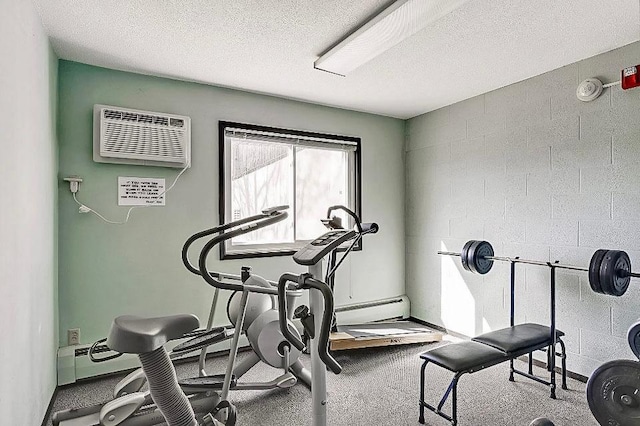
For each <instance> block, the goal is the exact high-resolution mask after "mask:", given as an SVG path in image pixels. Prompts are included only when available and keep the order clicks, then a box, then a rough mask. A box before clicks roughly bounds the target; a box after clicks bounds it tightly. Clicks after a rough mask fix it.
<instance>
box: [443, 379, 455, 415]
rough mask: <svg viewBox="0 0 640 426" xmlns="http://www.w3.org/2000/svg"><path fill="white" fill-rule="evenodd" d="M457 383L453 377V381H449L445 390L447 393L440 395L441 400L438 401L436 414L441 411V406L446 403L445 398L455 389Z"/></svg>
mask: <svg viewBox="0 0 640 426" xmlns="http://www.w3.org/2000/svg"><path fill="white" fill-rule="evenodd" d="M457 381H458V378H457V377H454V378H453V380H451V383H449V387H448V388H447V391H446V392H445V393H444V395H442V399H441V400H440V403H439V404H438V412H440V411H441V410H442V406H443V405H444V403H445V402H447V398H449V394H450V393H451V391H452V390H453V388H454V387H455V385H456V382H457Z"/></svg>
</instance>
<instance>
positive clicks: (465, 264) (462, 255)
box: [460, 240, 474, 271]
mask: <svg viewBox="0 0 640 426" xmlns="http://www.w3.org/2000/svg"><path fill="white" fill-rule="evenodd" d="M473 242H474V240H469V241H467V242H466V243H464V246H463V247H462V251H461V252H460V260H461V262H462V267H463V268H464V269H466V270H467V271H471V269H470V268H469V261H468V260H467V259H468V257H467V255H468V254H469V247H471V244H473Z"/></svg>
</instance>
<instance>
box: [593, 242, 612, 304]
mask: <svg viewBox="0 0 640 426" xmlns="http://www.w3.org/2000/svg"><path fill="white" fill-rule="evenodd" d="M607 251H609V250H605V249H599V250H596V251H595V253H593V256H591V262H589V285H590V286H591V290H593V291H594V292H596V293H601V294H602V293H603V291H602V286H601V285H600V265H601V264H602V259H603V258H604V255H605V254H606V253H607Z"/></svg>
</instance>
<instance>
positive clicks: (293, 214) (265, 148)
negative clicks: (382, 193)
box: [219, 121, 360, 259]
mask: <svg viewBox="0 0 640 426" xmlns="http://www.w3.org/2000/svg"><path fill="white" fill-rule="evenodd" d="M219 126H220V127H219V136H220V218H221V222H223V223H227V222H231V221H233V220H237V219H239V218H243V217H247V216H251V215H254V214H257V213H259V212H260V211H262V210H263V209H265V208H267V207H272V206H278V205H288V206H289V210H288V212H289V217H288V218H287V219H286V220H284V221H282V222H279V223H277V224H275V225H272V226H268V227H266V228H262V229H259V230H257V231H254V232H250V233H248V234H245V235H241V236H239V237H236V238H233V239H231V240H228V241H226V243H225V245H224V246H223V247H222V249H221V254H220V255H221V259H229V258H239V257H258V256H273V255H290V254H292V253H294V252H295V251H296V250H298V249H299V248H300V247H302V246H303V245H305V244H306V243H307V242H308V241H311V240H313V239H314V238H316V237H318V236H320V235H322V234H323V233H325V232H326V231H327V229H326V228H325V227H324V225H323V224H322V223H321V222H320V219H324V218H325V217H326V215H327V209H328V208H329V207H330V206H333V205H338V204H341V205H344V206H347V207H348V208H350V209H351V210H353V211H355V212H356V214H358V215H360V195H359V190H360V139H359V138H354V137H347V136H335V135H325V134H318V133H310V132H302V131H297V130H285V129H276V128H271V127H263V126H254V125H248V124H240V123H230V122H226V121H221V122H220V125H219ZM334 214H336V215H337V216H340V217H342V221H343V224H346V226H345V227H347V226H353V225H354V224H353V223H352V221H351V219H350V218H349V217H348V216H347V215H345V214H343V212H340V211H338V212H335V213H334Z"/></svg>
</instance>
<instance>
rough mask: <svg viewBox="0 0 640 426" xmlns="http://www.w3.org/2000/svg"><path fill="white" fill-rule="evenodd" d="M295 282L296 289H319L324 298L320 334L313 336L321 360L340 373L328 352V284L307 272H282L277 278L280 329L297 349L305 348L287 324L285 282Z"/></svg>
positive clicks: (330, 294) (330, 305) (330, 307)
mask: <svg viewBox="0 0 640 426" xmlns="http://www.w3.org/2000/svg"><path fill="white" fill-rule="evenodd" d="M289 282H293V283H297V286H296V288H297V289H305V290H306V289H310V288H313V289H316V290H319V291H320V293H321V294H322V298H323V299H324V312H323V313H322V324H321V325H320V335H319V336H315V337H316V338H318V339H319V340H318V355H319V356H320V359H321V360H322V362H323V363H324V364H325V365H326V366H327V367H329V369H330V370H331V371H332V372H333V373H335V374H340V372H342V366H340V364H338V361H336V360H335V358H333V357H332V356H331V354H330V353H329V333H330V332H331V321H332V319H333V308H334V306H333V292H332V291H331V289H330V288H329V286H328V285H327V284H325V283H323V282H322V281H319V280H317V279H315V278H313V277H311V276H310V275H308V274H302V275H293V274H283V275H282V276H281V277H280V279H279V280H278V317H279V323H280V331H281V332H282V334H283V335H284V337H285V338H286V339H287V340H288V341H289V342H290V343H291V344H292V345H293V346H295V347H296V348H297V349H298V350H300V351H302V350H304V348H305V345H304V343H303V342H302V341H301V340H300V339H299V338H298V337H297V336H296V335H294V334H293V333H292V332H291V330H289V327H288V325H287V322H288V321H287V297H286V292H287V283H289ZM314 320H315V319H314Z"/></svg>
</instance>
